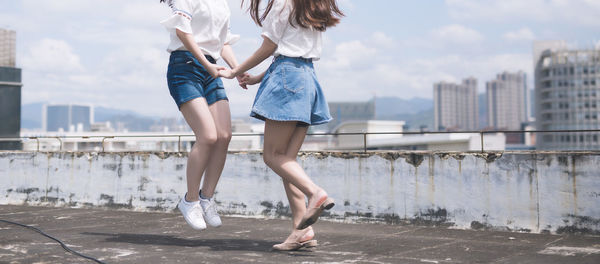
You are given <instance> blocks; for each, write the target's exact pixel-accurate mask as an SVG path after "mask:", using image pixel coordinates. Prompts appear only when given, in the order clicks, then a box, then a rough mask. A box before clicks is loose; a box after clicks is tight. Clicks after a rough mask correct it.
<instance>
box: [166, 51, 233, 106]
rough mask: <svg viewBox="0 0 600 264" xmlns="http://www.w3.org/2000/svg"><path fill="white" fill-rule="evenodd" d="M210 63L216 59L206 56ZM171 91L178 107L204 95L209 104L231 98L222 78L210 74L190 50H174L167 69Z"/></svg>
mask: <svg viewBox="0 0 600 264" xmlns="http://www.w3.org/2000/svg"><path fill="white" fill-rule="evenodd" d="M206 58H207V59H208V61H210V63H213V64H214V63H215V60H214V59H213V58H212V57H210V56H206ZM167 83H168V85H169V92H170V93H171V96H172V97H173V100H175V103H176V104H177V107H179V108H181V105H182V104H184V103H185V102H188V101H191V100H192V99H196V98H199V97H204V98H205V99H206V102H207V103H208V105H211V104H214V103H216V102H217V101H221V100H229V99H228V98H227V95H226V94H225V86H223V81H221V79H220V78H214V77H212V76H210V74H208V72H207V71H206V69H205V68H204V66H202V64H200V62H199V61H198V60H197V59H196V58H195V57H194V55H193V54H192V53H191V52H189V51H180V50H178V51H173V52H172V53H171V57H170V59H169V68H168V70H167Z"/></svg>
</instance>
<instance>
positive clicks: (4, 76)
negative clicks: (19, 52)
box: [0, 28, 23, 150]
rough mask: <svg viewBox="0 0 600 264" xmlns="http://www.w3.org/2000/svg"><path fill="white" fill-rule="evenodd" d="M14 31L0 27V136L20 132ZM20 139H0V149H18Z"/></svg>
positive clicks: (19, 78) (10, 136) (19, 76)
mask: <svg viewBox="0 0 600 264" xmlns="http://www.w3.org/2000/svg"><path fill="white" fill-rule="evenodd" d="M15 39H16V33H15V32H14V31H10V30H5V29H1V28H0V124H1V125H0V138H18V137H19V136H20V134H21V87H22V86H23V84H22V83H21V69H19V68H15V66H16V59H15V58H16V49H15ZM20 148H21V144H20V141H18V140H17V141H0V150H16V149H20Z"/></svg>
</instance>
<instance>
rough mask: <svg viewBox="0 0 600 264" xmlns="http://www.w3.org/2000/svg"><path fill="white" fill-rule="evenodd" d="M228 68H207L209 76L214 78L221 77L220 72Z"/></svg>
mask: <svg viewBox="0 0 600 264" xmlns="http://www.w3.org/2000/svg"><path fill="white" fill-rule="evenodd" d="M225 69H226V68H225V67H223V66H219V65H216V64H210V65H209V66H208V67H207V68H206V71H207V72H208V74H210V76H212V77H213V78H217V77H219V72H220V71H222V70H225Z"/></svg>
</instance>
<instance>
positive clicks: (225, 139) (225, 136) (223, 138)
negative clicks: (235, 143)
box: [217, 131, 231, 144]
mask: <svg viewBox="0 0 600 264" xmlns="http://www.w3.org/2000/svg"><path fill="white" fill-rule="evenodd" d="M217 142H218V143H222V144H229V142H231V131H222V132H219V133H218V135H217Z"/></svg>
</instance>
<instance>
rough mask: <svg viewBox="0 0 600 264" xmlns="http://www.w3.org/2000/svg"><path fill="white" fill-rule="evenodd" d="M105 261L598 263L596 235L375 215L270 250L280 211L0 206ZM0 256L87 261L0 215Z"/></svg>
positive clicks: (280, 233)
mask: <svg viewBox="0 0 600 264" xmlns="http://www.w3.org/2000/svg"><path fill="white" fill-rule="evenodd" d="M0 219H3V220H9V221H16V222H20V223H23V224H28V225H33V226H35V227H37V228H40V229H42V230H43V231H45V232H46V233H48V234H50V235H52V236H54V237H57V238H59V239H61V240H62V241H63V242H65V243H66V244H68V245H69V246H70V247H71V248H73V249H74V250H76V251H79V252H81V253H83V254H86V255H90V256H93V257H96V258H98V259H100V260H102V261H104V262H106V263H145V264H150V263H251V262H256V263H544V264H551V263H600V237H598V236H582V235H560V236H559V235H550V234H526V233H509V232H496V231H470V230H456V229H448V228H437V227H417V226H397V225H380V224H342V223H333V222H327V221H319V222H318V223H316V224H315V230H316V232H317V236H316V239H317V240H318V241H319V244H320V245H319V246H318V247H317V248H315V249H313V250H305V251H297V252H283V253H282V252H275V251H272V250H271V246H272V245H273V244H275V243H278V242H279V241H281V240H282V239H284V238H285V236H286V235H287V234H288V229H289V228H290V223H289V221H287V220H266V219H247V218H234V217H226V218H224V219H223V220H224V225H223V226H222V227H221V228H216V229H215V228H212V229H210V228H209V229H207V230H205V231H201V232H200V231H195V230H193V229H191V228H189V227H188V226H187V225H186V223H185V221H184V220H183V217H181V216H180V215H179V214H177V213H140V212H129V211H115V210H99V209H69V208H46V207H29V206H5V205H3V206H0ZM0 263H93V262H91V261H88V260H85V259H82V258H79V257H76V256H74V255H72V254H70V253H68V252H66V251H64V250H63V249H62V248H61V247H60V245H59V244H58V243H55V242H54V241H52V240H50V239H48V238H46V237H43V236H42V235H40V234H38V233H36V232H34V231H32V230H30V229H25V228H23V227H19V226H14V225H9V224H6V223H0Z"/></svg>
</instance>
